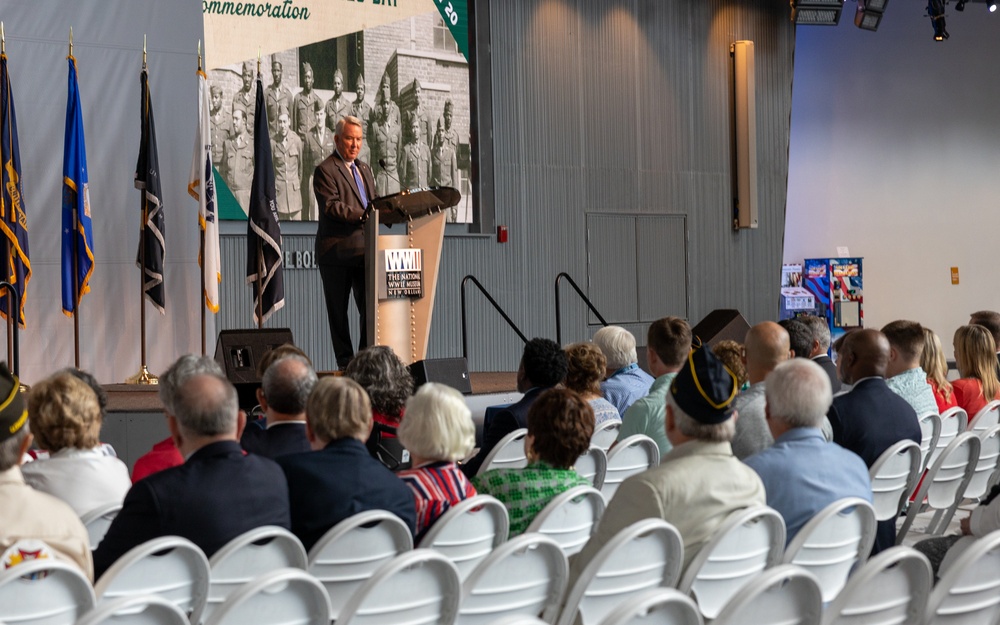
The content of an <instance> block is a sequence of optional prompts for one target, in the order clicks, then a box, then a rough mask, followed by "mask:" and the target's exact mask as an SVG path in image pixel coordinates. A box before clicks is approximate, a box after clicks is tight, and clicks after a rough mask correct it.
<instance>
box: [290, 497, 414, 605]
mask: <svg viewBox="0 0 1000 625" xmlns="http://www.w3.org/2000/svg"><path fill="white" fill-rule="evenodd" d="M411 549H413V535H412V534H410V528H409V527H407V525H406V523H404V522H403V520H402V519H400V518H399V517H397V516H396V515H395V514H392V513H391V512H386V511H385V510H368V511H367V512H361V513H359V514H355V515H353V516H351V517H349V518H347V519H344V520H343V521H341V522H340V523H337V524H336V525H334V526H333V527H332V528H330V529H329V531H327V533H326V534H324V535H323V538H320V539H319V541H318V542H317V543H316V544H315V545H313V546H312V549H310V550H309V568H308V569H307V570H308V571H309V574H310V575H312V576H313V577H315V578H316V579H318V580H319V581H320V582H322V583H323V586H325V587H326V591H327V594H328V595H329V596H330V618H331V619H334V620H336V619H337V618H339V617H338V615H339V614H340V611H341V608H343V606H344V604H345V603H346V602H347V599H348V598H349V597H350V596H351V595H352V594H353V593H354V592H355V591H357V589H358V588H360V587H361V585H362V584H363V583H364V582H365V580H367V579H368V578H370V577H371V576H372V574H373V573H374V572H375V571H376V570H377V569H378V568H379V567H380V566H382V565H383V564H385V563H387V562H389V561H391V560H392V559H393V558H395V557H396V556H398V555H399V554H401V553H404V552H406V551H410V550H411Z"/></svg>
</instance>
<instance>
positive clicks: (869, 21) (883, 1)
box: [854, 0, 889, 31]
mask: <svg viewBox="0 0 1000 625" xmlns="http://www.w3.org/2000/svg"><path fill="white" fill-rule="evenodd" d="M888 4H889V0H858V10H857V12H856V13H855V14H854V25H855V26H857V27H858V28H860V29H862V30H871V31H876V30H878V27H879V24H881V23H882V15H883V14H884V13H885V7H886V5H888Z"/></svg>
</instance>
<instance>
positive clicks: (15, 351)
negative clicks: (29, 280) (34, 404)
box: [0, 280, 21, 377]
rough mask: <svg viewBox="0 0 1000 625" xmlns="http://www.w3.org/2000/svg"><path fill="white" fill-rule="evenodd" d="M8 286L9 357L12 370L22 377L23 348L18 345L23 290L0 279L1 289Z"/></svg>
mask: <svg viewBox="0 0 1000 625" xmlns="http://www.w3.org/2000/svg"><path fill="white" fill-rule="evenodd" d="M4 287H7V289H8V291H7V297H8V301H7V337H8V339H10V343H8V345H7V352H8V353H7V357H8V359H9V360H10V362H9V363H7V364H9V365H10V371H11V373H13V374H14V375H16V376H18V377H20V375H21V374H20V370H21V349H20V346H19V345H18V338H17V337H18V330H17V321H18V319H20V310H21V306H20V304H21V292H20V291H18V290H17V287H15V286H14V285H13V284H11V283H10V282H7V281H6V280H3V281H0V291H2V290H3V288H4ZM11 337H13V338H11Z"/></svg>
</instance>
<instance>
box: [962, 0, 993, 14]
mask: <svg viewBox="0 0 1000 625" xmlns="http://www.w3.org/2000/svg"><path fill="white" fill-rule="evenodd" d="M955 8H956V9H957V8H958V7H955ZM986 10H987V11H989V12H990V13H995V12H996V10H997V1H996V0H986Z"/></svg>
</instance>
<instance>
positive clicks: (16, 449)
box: [0, 427, 29, 471]
mask: <svg viewBox="0 0 1000 625" xmlns="http://www.w3.org/2000/svg"><path fill="white" fill-rule="evenodd" d="M28 432H29V429H28V428H27V427H22V428H21V429H20V431H19V432H17V433H16V434H14V435H13V436H11V437H10V438H8V439H7V440H5V441H3V442H2V443H0V471H6V470H7V469H10V468H12V467H16V466H18V465H19V464H21V443H23V442H24V437H25V436H27V435H28Z"/></svg>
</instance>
